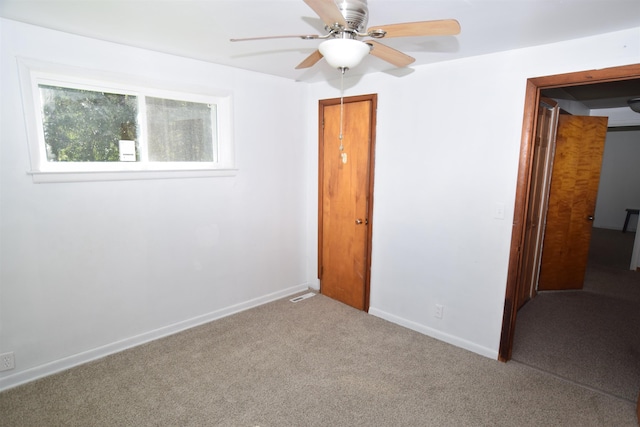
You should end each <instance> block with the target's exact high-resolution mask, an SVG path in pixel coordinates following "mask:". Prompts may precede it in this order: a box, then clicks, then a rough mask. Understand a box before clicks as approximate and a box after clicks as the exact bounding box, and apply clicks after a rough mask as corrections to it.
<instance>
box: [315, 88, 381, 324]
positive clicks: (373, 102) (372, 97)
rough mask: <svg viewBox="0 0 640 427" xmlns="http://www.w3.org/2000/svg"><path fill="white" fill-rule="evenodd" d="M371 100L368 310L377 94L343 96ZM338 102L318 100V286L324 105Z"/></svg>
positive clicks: (368, 190) (320, 263) (367, 272)
mask: <svg viewBox="0 0 640 427" xmlns="http://www.w3.org/2000/svg"><path fill="white" fill-rule="evenodd" d="M362 101H371V109H372V114H371V129H370V130H369V132H370V135H371V141H369V167H368V177H367V178H368V180H369V185H368V188H367V193H368V194H367V201H368V203H367V220H368V222H369V224H368V227H367V243H366V245H367V251H366V257H367V259H366V275H365V283H364V311H365V312H367V313H368V312H369V292H370V282H371V241H372V232H373V178H374V170H375V167H374V166H375V146H376V117H377V111H378V95H377V94H375V93H374V94H368V95H358V96H349V97H346V98H343V102H344V103H345V104H347V103H350V102H362ZM337 104H340V98H332V99H321V100H320V101H319V102H318V129H319V131H318V141H319V143H318V279H320V280H321V282H320V286H321V287H322V271H321V270H320V269H321V266H322V214H323V213H322V211H323V210H322V197H323V194H322V183H323V179H324V176H323V171H324V162H323V158H324V156H323V155H322V154H323V150H324V146H323V144H324V142H323V141H324V107H325V106H330V105H337Z"/></svg>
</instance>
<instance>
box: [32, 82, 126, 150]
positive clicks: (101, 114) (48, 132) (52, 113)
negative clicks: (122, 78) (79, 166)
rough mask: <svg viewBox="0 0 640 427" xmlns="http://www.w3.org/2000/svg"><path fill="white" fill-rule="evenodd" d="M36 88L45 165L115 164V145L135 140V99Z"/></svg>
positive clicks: (113, 94) (107, 94) (50, 87)
mask: <svg viewBox="0 0 640 427" xmlns="http://www.w3.org/2000/svg"><path fill="white" fill-rule="evenodd" d="M39 88H40V96H41V99H42V119H43V131H44V139H45V144H46V150H47V160H48V161H53V162H117V161H119V160H120V155H119V148H118V141H119V140H121V139H127V140H136V138H137V134H138V132H137V116H138V100H137V97H136V96H132V95H123V94H115V93H106V92H96V91H90V90H82V89H72V88H65V87H57V86H47V85H39ZM136 151H137V150H136ZM136 157H138V156H136Z"/></svg>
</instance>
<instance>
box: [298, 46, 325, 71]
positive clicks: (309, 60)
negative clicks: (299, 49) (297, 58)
mask: <svg viewBox="0 0 640 427" xmlns="http://www.w3.org/2000/svg"><path fill="white" fill-rule="evenodd" d="M321 59H322V54H321V53H320V51H319V50H316V51H315V52H313V53H312V54H311V55H309V56H307V57H306V58H305V59H304V61H302V62H301V63H299V64H298V65H297V66H296V70H299V69H301V68H309V67H313V66H314V65H315V64H316V62H318V61H320V60H321Z"/></svg>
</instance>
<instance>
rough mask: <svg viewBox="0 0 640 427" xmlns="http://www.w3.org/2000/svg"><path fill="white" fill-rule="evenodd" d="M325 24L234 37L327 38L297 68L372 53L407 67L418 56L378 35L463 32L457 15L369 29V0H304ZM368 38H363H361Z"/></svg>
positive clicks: (350, 63) (354, 61)
mask: <svg viewBox="0 0 640 427" xmlns="http://www.w3.org/2000/svg"><path fill="white" fill-rule="evenodd" d="M304 2H305V3H306V4H307V5H308V6H309V7H311V9H313V10H314V12H315V13H316V14H317V15H318V16H319V17H320V19H322V21H323V22H324V24H325V30H326V31H327V34H325V35H315V34H311V35H288V36H286V35H285V36H268V37H249V38H241V39H231V41H232V42H237V41H248V40H265V39H278V38H291V37H295V38H301V39H303V40H317V39H322V40H325V41H323V42H322V43H320V45H319V47H318V49H317V50H315V51H314V52H313V53H312V54H311V55H309V56H308V57H307V58H305V59H304V60H303V61H302V62H301V63H300V64H298V65H297V66H296V69H302V68H309V67H312V66H313V65H315V64H316V63H317V62H318V61H320V60H321V59H322V58H325V59H326V60H327V62H328V63H329V64H330V65H331V66H333V67H334V68H338V69H340V70H342V72H343V73H344V70H345V69H349V68H353V67H355V66H356V65H358V64H359V63H360V61H361V60H362V59H363V58H364V57H365V56H366V55H368V54H371V55H373V56H376V57H378V58H380V59H382V60H384V61H387V62H389V63H391V64H393V65H395V66H396V67H406V66H407V65H409V64H411V63H412V62H414V61H415V58H412V57H411V56H409V55H407V54H405V53H403V52H400V51H399V50H396V49H393V48H391V47H389V46H386V45H384V44H382V43H380V42H378V41H377V40H375V39H382V38H391V37H416V36H448V35H456V34H459V33H460V24H459V23H458V21H456V20H455V19H443V20H436V21H420V22H405V23H400V24H391V25H381V26H374V27H370V28H368V29H366V31H365V28H366V26H367V21H368V19H369V8H368V5H367V0H304ZM361 38H365V40H363V41H361V40H359V39H361Z"/></svg>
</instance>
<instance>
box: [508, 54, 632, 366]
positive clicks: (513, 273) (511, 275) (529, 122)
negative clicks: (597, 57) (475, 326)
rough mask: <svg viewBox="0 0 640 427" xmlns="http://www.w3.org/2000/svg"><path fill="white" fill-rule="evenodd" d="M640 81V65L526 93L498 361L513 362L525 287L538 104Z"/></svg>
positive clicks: (538, 81) (554, 80)
mask: <svg viewBox="0 0 640 427" xmlns="http://www.w3.org/2000/svg"><path fill="white" fill-rule="evenodd" d="M637 78H640V64H633V65H627V66H622V67H614V68H604V69H600V70H590V71H580V72H576V73H569V74H557V75H553V76H546V77H536V78H531V79H528V80H527V87H526V93H525V105H524V118H523V126H522V139H521V143H520V161H519V164H518V178H517V181H516V199H515V205H514V214H513V229H512V235H511V250H510V253H509V264H508V272H507V289H506V293H505V303H504V313H503V318H502V334H501V337H500V348H499V350H498V360H501V361H503V362H506V361H508V360H509V359H511V350H512V347H513V337H514V333H515V325H516V312H517V295H518V289H519V286H522V285H523V283H521V278H522V277H523V276H524V274H522V272H521V267H522V263H521V256H520V255H521V253H522V251H523V248H522V242H523V238H524V232H525V220H526V217H527V216H526V215H527V210H528V208H529V206H528V197H529V188H530V183H531V161H532V157H533V156H532V153H533V152H532V149H533V146H534V143H533V142H534V141H533V138H534V137H535V131H536V129H535V127H536V117H537V114H538V102H539V99H540V91H541V90H542V89H551V88H557V87H566V86H579V85H585V84H590V83H602V82H607V81H618V80H629V79H637Z"/></svg>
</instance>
